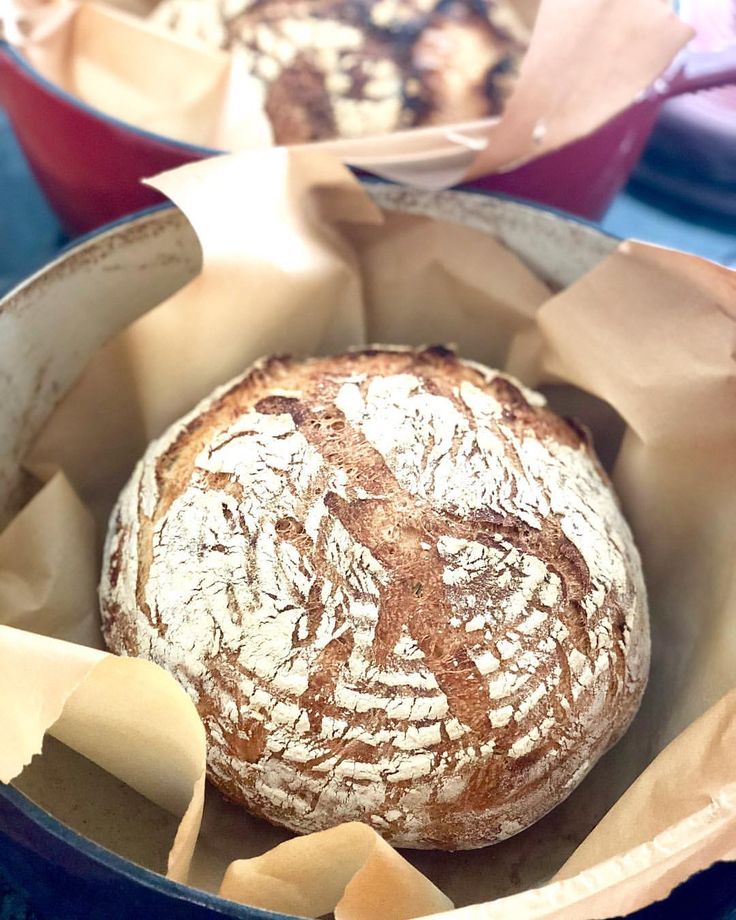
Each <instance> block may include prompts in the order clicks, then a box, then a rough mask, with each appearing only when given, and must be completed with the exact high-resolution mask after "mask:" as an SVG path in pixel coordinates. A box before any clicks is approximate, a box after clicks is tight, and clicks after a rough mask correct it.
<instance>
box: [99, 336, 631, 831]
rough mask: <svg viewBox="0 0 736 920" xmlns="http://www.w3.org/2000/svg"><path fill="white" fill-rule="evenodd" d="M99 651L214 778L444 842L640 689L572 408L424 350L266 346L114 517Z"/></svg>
mask: <svg viewBox="0 0 736 920" xmlns="http://www.w3.org/2000/svg"><path fill="white" fill-rule="evenodd" d="M100 596H101V605H102V614H103V628H104V633H105V637H106V640H107V642H108V645H109V646H110V648H111V649H112V650H114V651H116V652H118V653H120V654H125V655H134V656H140V657H144V658H148V659H151V660H152V661H155V662H157V663H158V664H160V665H161V666H163V667H164V668H166V669H167V670H169V671H170V672H171V673H172V674H173V675H174V676H175V677H176V679H177V680H178V681H179V682H180V683H181V684H182V686H183V687H184V688H185V689H186V690H187V692H188V693H189V694H190V695H191V697H192V698H193V700H194V701H195V703H196V705H197V708H198V710H199V713H200V715H201V717H202V719H203V722H204V725H205V727H206V731H207V735H208V740H209V752H208V767H209V775H210V778H211V780H212V781H213V782H214V783H215V784H216V785H217V786H218V787H219V788H220V789H221V790H222V791H223V792H224V793H225V794H226V795H227V796H228V797H230V798H232V799H234V800H236V801H238V802H241V803H243V804H244V805H245V806H246V807H247V808H248V809H249V810H250V811H252V812H253V813H255V814H258V815H261V816H264V817H266V818H267V819H269V820H270V821H272V822H274V823H276V824H280V825H284V826H286V827H289V828H292V829H293V830H295V831H298V832H309V831H314V830H320V829H324V828H327V827H330V826H332V825H334V824H337V823H339V822H340V821H346V820H360V821H364V822H366V823H368V824H370V825H372V826H373V827H374V828H376V830H378V831H379V832H380V833H381V834H382V835H383V836H384V837H385V838H386V839H387V840H388V841H390V842H391V843H393V844H395V845H398V846H407V847H427V848H434V847H438V848H446V849H464V848H471V847H478V846H482V845H485V844H487V843H492V842H495V841H498V840H501V839H503V838H505V837H508V836H510V835H511V834H514V833H516V832H517V831H519V830H521V829H523V828H524V827H526V826H528V825H529V824H531V823H532V822H534V821H536V820H537V819H538V818H540V817H541V816H542V815H543V814H545V813H546V812H547V811H548V810H549V809H550V808H552V807H553V806H554V805H556V804H557V803H558V802H560V801H561V800H562V799H563V798H565V796H567V795H568V794H569V792H571V791H572V789H573V788H574V787H575V786H576V785H577V783H579V782H580V780H581V779H582V778H583V776H584V775H585V774H586V773H587V771H588V770H589V769H590V767H591V766H592V765H593V764H594V763H595V761H596V760H597V758H598V757H600V755H601V754H602V753H603V752H604V751H605V750H606V749H607V748H608V747H609V746H610V745H611V744H612V743H613V742H614V741H615V740H617V739H618V737H619V736H620V735H621V734H622V732H623V731H624V730H625V728H626V726H627V725H628V723H629V722H630V720H631V718H632V717H633V715H634V713H635V711H636V709H637V706H638V704H639V701H640V698H641V695H642V692H643V690H644V686H645V684H646V678H647V672H648V665H649V631H648V619H647V606H646V596H645V590H644V585H643V580H642V573H641V567H640V563H639V557H638V554H637V551H636V549H635V547H634V544H633V542H632V538H631V534H630V532H629V528H628V527H627V525H626V522H625V521H624V519H623V517H622V515H621V512H620V510H619V507H618V504H617V501H616V498H615V496H614V494H613V491H612V489H611V487H610V485H609V483H608V481H607V479H606V476H605V474H604V473H603V472H602V470H601V468H600V466H599V464H598V462H597V460H596V458H595V455H594V454H593V452H592V449H591V447H590V444H589V443H588V440H587V438H586V436H585V433H584V432H582V431H581V429H579V428H578V427H577V426H575V425H573V424H571V423H570V422H567V421H565V420H563V419H561V418H560V417H558V416H556V415H555V414H554V413H552V412H551V411H549V410H548V409H546V408H545V406H544V399H543V398H542V397H541V396H540V395H539V394H537V393H533V392H530V391H529V390H526V389H524V388H523V387H522V386H521V385H520V384H519V383H517V382H516V381H514V380H512V379H511V378H509V377H508V376H506V375H504V374H501V373H499V372H497V371H492V370H488V369H487V368H484V367H481V366H480V365H477V364H471V363H469V362H465V361H461V360H460V359H458V358H457V357H455V356H454V355H453V354H452V353H450V352H449V351H447V350H446V349H444V348H428V349H424V350H411V349H399V348H390V349H387V348H376V349H370V350H366V351H363V352H359V353H357V352H356V353H349V354H344V355H339V356H336V357H329V358H318V359H311V360H307V361H297V360H293V359H288V358H270V359H267V360H264V361H261V362H259V363H258V364H257V365H255V366H254V367H253V368H252V369H250V370H249V371H248V372H246V373H245V374H244V375H243V376H242V377H240V378H238V379H237V380H235V381H234V382H232V383H230V384H228V385H227V386H225V387H223V388H221V389H220V390H218V391H217V392H216V393H214V394H213V395H212V396H211V397H210V398H208V399H206V400H205V401H204V402H202V403H201V404H200V405H199V406H197V408H196V409H195V410H194V411H193V412H191V413H190V414H189V415H188V416H186V417H185V418H184V419H182V420H181V421H180V422H179V423H177V424H175V425H173V426H172V427H171V428H170V429H169V430H168V431H167V432H166V433H165V434H164V435H163V437H161V438H160V439H159V440H157V441H155V442H153V443H152V444H151V445H150V447H149V448H148V451H147V452H146V454H145V456H144V458H143V459H142V460H141V462H140V463H139V464H138V466H137V467H136V470H135V472H134V473H133V476H132V478H131V480H130V481H129V483H128V485H127V486H126V487H125V489H124V491H123V492H122V494H121V496H120V499H119V501H118V504H117V506H116V508H115V510H114V512H113V515H112V518H111V523H110V530H109V534H108V539H107V543H106V548H105V559H104V568H103V575H102V583H101V587H100Z"/></svg>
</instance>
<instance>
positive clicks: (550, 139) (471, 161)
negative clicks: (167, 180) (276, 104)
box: [4, 0, 692, 187]
mask: <svg viewBox="0 0 736 920" xmlns="http://www.w3.org/2000/svg"><path fill="white" fill-rule="evenodd" d="M114 3H115V5H116V6H118V7H123V8H127V9H128V10H133V11H134V12H136V13H141V12H145V10H146V9H149V8H150V7H151V6H152V0H114ZM4 4H5V7H6V13H5V19H4V21H5V31H6V35H7V38H8V39H9V40H10V41H11V42H13V43H14V44H16V45H17V46H19V47H21V48H22V49H23V52H24V54H25V56H26V57H27V58H28V60H29V61H30V62H31V63H32V64H33V65H34V66H35V67H36V68H38V70H39V71H40V72H41V73H42V74H43V75H44V76H46V77H47V78H48V79H49V80H51V82H52V83H55V84H56V85H58V86H60V87H62V88H63V89H66V90H67V91H68V92H70V93H71V94H72V95H76V96H78V97H79V98H80V99H82V100H84V101H86V102H88V103H89V104H91V105H93V106H95V107H97V108H99V109H101V110H102V111H105V112H107V113H108V114H110V115H113V116H115V117H117V118H121V119H123V120H125V121H128V122H130V123H131V124H134V125H137V126H138V127H141V128H145V129H147V130H149V131H155V132H157V133H159V134H163V135H166V136H170V137H172V138H175V139H178V140H182V141H187V142H189V143H192V144H198V145H204V146H207V147H210V148H216V149H225V150H239V149H244V148H251V147H260V146H264V145H269V144H270V143H271V130H270V126H269V124H268V121H267V119H266V118H265V116H264V114H263V112H262V111H261V109H260V107H259V105H258V104H257V102H256V97H257V93H255V91H254V88H253V84H252V79H251V78H250V77H249V75H248V74H247V73H246V71H245V68H244V67H243V66H242V62H241V61H240V60H239V58H238V57H237V55H230V54H228V53H225V52H220V51H211V50H210V49H208V48H206V47H205V46H203V45H200V44H198V43H196V42H191V41H186V40H183V39H179V38H176V37H172V36H171V35H170V34H169V33H168V32H167V31H164V30H161V29H159V28H157V27H155V26H152V25H151V24H149V23H146V22H143V21H142V20H141V19H139V18H138V17H137V16H131V15H130V14H129V13H127V12H125V10H124V9H123V10H121V9H113V8H111V7H110V6H101V5H96V4H94V3H88V2H81V3H77V0H4ZM514 6H515V7H516V9H517V11H518V13H519V15H520V18H521V19H522V20H523V21H524V22H526V23H528V24H529V25H531V24H532V23H533V22H534V20H535V16H536V24H535V27H534V30H533V34H532V39H531V44H530V47H529V50H528V52H527V54H526V55H525V57H524V59H523V62H522V66H521V72H520V76H519V80H518V83H517V85H516V87H515V89H514V91H513V93H512V95H511V97H510V98H509V100H508V102H507V105H506V107H505V109H504V112H503V114H502V116H501V118H500V119H490V118H486V119H482V120H480V121H475V122H465V123H462V124H456V125H450V126H445V127H438V128H423V129H414V130H409V131H401V132H395V133H393V134H388V135H384V136H381V137H374V138H363V139H358V140H349V141H336V142H328V143H324V144H320V145H318V146H319V147H321V148H322V149H323V150H325V151H327V152H331V153H334V154H335V155H337V156H340V157H341V158H342V159H343V161H344V162H347V163H350V164H352V165H354V166H359V167H362V168H364V169H368V170H370V171H372V172H374V173H376V174H378V175H382V176H384V177H387V178H391V179H395V180H397V181H402V182H408V183H412V184H414V185H421V186H425V187H442V186H450V185H454V184H456V183H457V182H460V181H461V180H463V179H472V178H477V177H478V176H482V175H486V174H489V173H494V172H503V171H506V170H508V169H511V168H513V167H515V166H518V165H520V164H521V163H523V162H526V161H527V160H530V159H533V158H535V157H537V156H540V155H541V154H544V153H547V152H549V151H551V150H554V149H556V148H558V147H561V146H563V145H564V144H567V143H569V142H570V141H573V140H575V139H577V138H580V137H583V136H584V135H586V134H589V133H590V132H591V131H593V130H594V129H595V128H597V127H598V126H600V125H601V124H603V123H604V122H606V121H608V119H609V118H611V117H612V116H613V115H615V114H616V113H617V112H619V111H621V110H623V109H624V108H626V107H627V106H628V105H629V104H630V103H631V102H632V101H633V100H634V99H635V98H636V97H637V96H638V94H640V93H641V92H643V91H644V90H645V89H646V88H647V87H648V86H649V85H650V84H651V83H652V81H653V80H654V79H655V78H656V77H657V76H658V75H659V74H661V73H662V72H663V71H664V70H665V69H666V68H667V67H668V66H669V65H670V63H671V61H672V59H673V58H674V56H675V54H676V52H677V51H678V50H679V49H680V48H681V47H682V46H683V45H684V44H685V43H686V42H687V41H688V39H689V38H690V37H691V36H692V30H691V29H690V27H689V26H686V25H685V24H684V23H683V22H681V21H680V20H678V19H677V18H676V17H675V15H674V14H673V13H672V11H671V9H670V6H669V4H668V3H666V2H663V0H586V2H585V3H581V2H580V0H541V3H539V4H537V0H514ZM537 6H538V12H537ZM312 146H315V145H312Z"/></svg>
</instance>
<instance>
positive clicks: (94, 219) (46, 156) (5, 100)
mask: <svg viewBox="0 0 736 920" xmlns="http://www.w3.org/2000/svg"><path fill="white" fill-rule="evenodd" d="M734 82H736V60H734V57H733V54H729V53H721V54H708V53H706V54H699V55H698V54H687V53H685V54H683V55H682V56H681V57H680V58H678V61H677V64H676V65H675V66H674V67H673V68H672V69H671V71H670V72H668V74H666V75H665V76H663V77H662V78H660V79H659V80H657V81H655V84H654V85H653V86H652V87H650V88H649V90H648V91H647V92H645V93H644V94H642V96H641V98H640V99H638V100H637V101H636V102H634V103H633V104H632V105H630V106H629V107H628V108H627V109H626V110H625V111H623V112H621V113H620V114H619V115H617V116H615V117H614V118H612V119H611V120H610V121H608V122H606V123H605V124H604V125H603V126H602V127H600V128H599V129H598V130H597V131H595V132H593V133H592V134H590V135H588V136H587V137H584V138H582V139H581V140H578V141H575V142H574V143H572V144H568V145H567V146H565V147H563V148H561V149H559V150H556V151H554V152H552V153H549V154H546V155H545V156H542V157H539V158H538V159H536V160H534V161H533V162H530V163H527V164H526V165H524V166H521V167H519V168H518V169H515V170H512V171H511V172H508V173H504V174H502V175H493V176H487V177H483V178H481V179H479V180H477V181H476V182H474V183H473V187H475V188H481V189H485V190H488V191H494V192H502V193H506V194H509V195H514V196H516V197H519V198H526V199H530V200H532V201H537V202H541V203H542V204H546V205H550V206H552V207H555V208H559V209H561V210H564V211H569V212H571V213H573V214H578V215H580V216H582V217H586V218H589V219H593V220H595V219H597V218H599V217H600V216H601V215H602V214H603V212H604V211H605V210H606V208H607V207H608V205H609V204H610V203H611V201H612V200H613V198H614V196H615V195H616V193H617V192H618V191H619V190H620V189H621V187H622V186H623V185H624V184H625V182H626V180H627V179H628V177H629V175H630V173H631V171H632V170H633V168H634V166H635V164H636V162H637V160H638V159H639V157H640V155H641V152H642V150H643V148H644V145H645V144H646V141H647V139H648V137H649V135H650V133H651V131H652V128H653V127H654V122H655V120H656V118H657V115H658V113H659V110H660V107H661V105H662V104H663V103H664V102H665V100H667V99H669V98H672V97H673V96H679V95H683V94H685V93H689V92H694V91H696V90H699V89H705V88H709V87H714V86H724V85H727V84H729V83H734ZM0 104H2V105H3V106H4V107H5V108H6V110H7V112H8V115H9V117H10V121H11V123H12V125H13V128H14V130H15V133H16V136H17V138H18V141H19V142H20V145H21V147H22V148H23V150H24V152H25V154H26V156H27V158H28V161H29V163H30V166H31V169H32V170H33V172H34V174H35V176H36V178H37V179H38V182H39V184H40V186H41V188H42V189H43V191H44V192H45V194H46V196H47V198H48V200H49V202H50V204H51V206H52V207H53V208H54V210H55V211H56V213H57V214H58V216H59V218H60V220H61V222H62V224H63V225H64V228H65V229H66V230H67V232H68V233H70V234H71V235H77V234H79V233H84V232H87V231H89V230H92V229H94V228H95V227H99V226H100V225H102V224H104V223H106V222H109V221H112V220H115V219H117V218H119V217H122V216H123V215H125V214H129V213H131V212H133V211H135V210H138V209H141V208H145V207H147V206H149V205H152V204H155V203H157V202H158V201H160V200H161V199H160V197H159V196H158V195H157V194H156V193H155V192H153V191H152V190H151V189H149V188H147V187H145V186H142V185H141V184H140V180H141V179H142V178H145V177H147V176H152V175H155V174H156V173H158V172H161V171H162V170H165V169H171V168H173V167H175V166H180V165H181V164H183V163H187V162H190V161H192V160H198V159H202V158H203V157H206V156H211V155H212V154H215V153H218V152H220V151H216V150H210V149H207V148H205V147H197V146H194V145H191V144H184V143H181V142H179V141H175V140H172V139H171V138H167V137H164V136H162V135H157V134H153V133H151V132H148V131H143V130H141V129H140V128H136V127H134V126H132V125H130V124H127V123H125V122H123V121H120V120H118V119H116V118H112V117H110V116H109V115H106V114H104V113H103V112H100V111H98V110H96V109H93V108H92V107H90V106H88V105H86V104H85V103H83V102H80V101H79V100H78V99H75V98H74V97H73V96H71V95H69V94H68V93H66V92H64V91H63V90H60V89H58V88H57V87H55V86H54V85H53V84H52V83H50V82H49V81H48V80H46V79H45V78H44V77H42V76H41V75H40V74H39V73H38V71H36V70H35V69H34V68H33V67H31V66H30V65H29V64H28V63H27V62H26V61H25V60H24V58H23V57H22V55H21V54H19V52H18V51H16V50H15V49H13V48H11V47H10V46H9V45H8V44H6V43H0Z"/></svg>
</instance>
